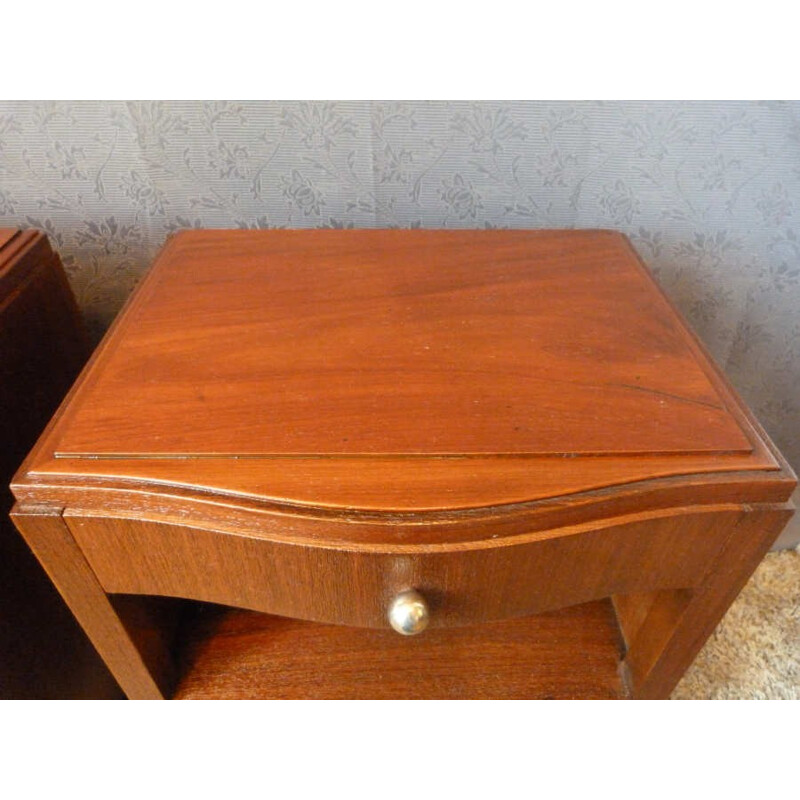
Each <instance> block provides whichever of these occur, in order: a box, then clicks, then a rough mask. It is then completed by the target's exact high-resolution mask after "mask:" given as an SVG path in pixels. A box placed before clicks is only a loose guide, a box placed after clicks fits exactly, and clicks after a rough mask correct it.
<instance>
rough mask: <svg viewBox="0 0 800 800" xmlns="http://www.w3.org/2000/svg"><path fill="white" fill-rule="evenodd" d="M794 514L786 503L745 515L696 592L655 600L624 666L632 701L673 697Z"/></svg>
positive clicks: (658, 597) (666, 593)
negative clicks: (695, 658) (672, 692)
mask: <svg viewBox="0 0 800 800" xmlns="http://www.w3.org/2000/svg"><path fill="white" fill-rule="evenodd" d="M793 513H794V508H793V507H792V506H790V505H788V504H783V505H780V506H772V507H769V506H765V507H763V508H760V509H752V510H750V511H748V512H747V513H744V514H742V515H741V516H740V518H739V520H738V522H737V523H736V525H734V526H732V528H731V531H730V534H729V536H728V540H727V542H726V543H725V547H724V548H723V550H722V552H720V553H719V555H718V557H717V558H716V560H715V563H714V565H713V567H712V568H711V569H709V570H708V572H707V574H706V575H705V576H704V578H703V581H702V582H701V583H700V585H699V586H698V587H696V588H694V589H693V590H692V591H690V592H689V591H684V592H662V593H660V594H659V595H658V596H657V597H656V599H655V602H654V603H653V604H652V605H651V606H650V608H649V610H648V612H647V615H646V617H645V620H644V622H643V623H642V625H641V626H640V627H639V629H638V631H637V632H636V635H635V637H634V639H633V640H632V641H629V646H628V653H627V655H626V657H625V659H624V661H623V669H624V670H625V672H626V674H627V675H628V677H629V680H630V684H631V686H632V687H633V689H634V692H633V694H634V697H637V698H658V697H665V696H668V695H669V693H670V692H671V691H672V690H673V689H674V688H675V685H676V684H677V683H678V680H680V677H681V675H683V673H684V672H685V671H686V669H687V668H688V666H689V665H690V664H691V663H692V660H693V659H694V657H695V656H696V655H697V653H698V652H699V651H700V648H701V647H702V646H703V644H704V642H705V641H706V639H707V638H708V637H709V636H710V635H711V633H712V631H713V630H714V628H715V627H716V626H717V625H718V624H719V621H720V620H721V619H722V616H723V615H724V613H725V612H726V611H727V609H728V607H729V606H730V604H731V603H732V602H733V601H734V600H735V599H736V596H737V595H738V594H739V592H740V591H741V590H742V588H743V587H744V585H745V583H746V582H747V579H748V578H749V577H750V575H752V573H753V571H754V570H755V568H756V567H757V566H758V564H759V563H760V561H761V560H762V559H763V557H764V556H765V555H766V553H767V551H768V550H769V548H770V547H771V546H772V544H773V543H774V541H775V539H777V537H778V535H779V534H780V532H781V530H782V529H783V527H784V525H785V524H786V522H787V521H788V520H789V519H790V517H791V516H792V514H793ZM623 629H624V625H623Z"/></svg>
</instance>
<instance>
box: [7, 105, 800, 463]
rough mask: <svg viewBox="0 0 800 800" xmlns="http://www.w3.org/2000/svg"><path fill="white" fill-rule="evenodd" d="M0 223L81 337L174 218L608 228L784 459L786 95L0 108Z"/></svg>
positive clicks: (791, 377)
mask: <svg viewBox="0 0 800 800" xmlns="http://www.w3.org/2000/svg"><path fill="white" fill-rule="evenodd" d="M0 225H4V226H35V227H37V228H41V229H43V230H45V231H46V232H47V233H48V234H49V235H50V236H51V238H52V240H53V242H54V244H55V245H56V247H57V248H58V249H59V251H60V253H61V254H62V257H63V259H64V261H65V264H66V267H67V270H68V272H69V275H70V278H71V281H72V284H73V286H74V289H75V292H76V294H77V296H78V299H79V302H80V304H81V306H82V308H83V310H84V312H85V314H86V318H87V321H88V322H89V324H90V327H91V328H92V330H93V331H94V333H95V334H96V335H99V334H100V333H101V332H102V330H103V329H104V328H105V326H106V325H107V324H108V323H109V322H110V320H111V319H112V318H113V316H114V314H115V313H116V312H117V310H118V309H119V307H120V305H121V303H122V301H123V300H124V299H125V297H126V296H127V295H128V293H129V292H130V290H131V288H132V287H133V285H134V283H135V282H136V280H137V279H138V277H139V276H140V275H141V274H142V272H143V270H144V269H145V268H146V266H147V265H148V264H149V263H150V262H151V260H152V258H153V256H154V255H155V253H156V252H157V250H158V248H159V247H160V246H161V244H162V243H163V241H164V238H165V237H166V236H167V234H169V233H170V232H171V231H175V230H178V229H180V228H187V227H197V228H202V227H215V228H228V227H242V228H244V227H247V228H252V227H278V226H285V227H315V226H335V227H389V226H400V227H420V226H421V227H430V228H441V227H470V228H471V227H479V228H483V227H514V228H517V227H518V228H539V227H559V228H561V227H581V228H582V227H608V228H617V229H620V230H622V231H624V232H626V233H628V234H629V235H630V236H631V237H632V239H633V242H634V244H635V246H636V247H637V248H638V250H639V251H640V253H641V254H642V256H643V257H644V259H645V260H646V261H647V262H648V264H650V266H651V267H652V268H653V270H654V271H655V273H656V274H657V276H658V278H659V280H660V281H661V283H662V285H663V286H664V288H665V289H666V291H667V292H668V293H669V294H670V295H671V297H672V298H673V299H674V300H675V301H676V303H677V304H678V305H679V307H680V308H681V309H682V310H683V311H684V313H685V314H686V315H687V316H688V318H689V319H690V321H691V322H692V323H693V325H694V326H695V328H696V330H697V331H698V333H699V334H700V336H701V337H702V338H703V339H704V341H705V342H706V344H707V345H708V346H709V347H710V349H711V351H712V353H713V355H714V356H715V357H716V359H717V361H718V362H719V363H720V365H721V366H722V367H723V368H724V369H725V370H726V372H727V373H728V375H729V376H730V378H731V379H732V381H733V383H734V384H735V385H736V386H737V388H738V389H739V390H740V391H741V392H742V394H743V395H744V397H745V398H746V399H747V400H748V402H749V403H750V404H751V405H752V406H753V407H754V409H755V410H756V413H757V414H758V415H759V417H760V418H761V420H762V422H763V423H764V424H765V426H766V427H767V429H768V431H769V432H770V433H771V434H772V435H773V436H774V437H775V439H776V440H777V442H778V444H779V446H780V447H781V448H782V449H783V451H784V453H785V454H786V455H787V457H789V458H790V460H793V462H794V465H795V467H796V468H797V467H800V103H797V102H794V103H773V102H770V103H752V102H746V103H707V102H702V103H683V102H682V103H660V102H659V103H649V102H606V103H600V102H588V103H576V102H568V103H555V102H536V103H518V102H514V103H494V102H491V103H472V102H454V103H442V102H413V103H384V102H366V101H364V102H343V103H328V102H318V103H290V102H278V103H275V102H241V103H240V102H77V103H61V102H59V103H51V102H36V103H20V102H6V101H0Z"/></svg>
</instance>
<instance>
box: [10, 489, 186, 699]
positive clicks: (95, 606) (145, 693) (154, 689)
mask: <svg viewBox="0 0 800 800" xmlns="http://www.w3.org/2000/svg"><path fill="white" fill-rule="evenodd" d="M62 511H63V509H60V508H55V507H51V506H24V505H20V504H17V505H16V506H15V507H14V508H13V509H12V512H11V518H12V519H13V520H14V523H15V524H16V526H17V528H18V529H19V531H20V533H21V534H22V535H23V536H24V537H25V540H26V541H27V542H28V546H29V547H30V548H31V550H33V552H34V554H35V555H36V557H37V558H38V559H39V561H40V563H41V564H42V567H44V569H45V571H46V572H47V574H48V575H49V576H50V579H51V580H52V581H53V583H54V584H55V586H56V588H57V589H58V591H59V592H60V593H61V596H62V597H63V598H64V600H65V602H66V603H67V605H68V606H69V608H70V610H71V611H72V613H73V614H74V615H75V617H76V619H77V620H78V622H79V623H80V624H81V625H82V626H83V629H84V630H85V631H86V634H87V635H88V636H89V638H90V639H91V641H92V644H94V646H95V648H96V649H97V651H98V653H99V654H100V656H101V657H102V658H103V660H104V661H105V663H106V665H107V666H108V668H109V669H110V670H111V672H112V674H113V675H114V677H115V678H116V680H117V682H118V683H119V685H120V686H121V687H122V690H123V691H124V692H125V694H126V695H127V696H128V697H129V698H131V699H141V700H146V699H162V698H163V697H165V696H168V695H169V691H170V689H171V685H170V684H171V678H172V676H171V675H169V671H170V670H169V669H168V668H165V669H162V673H161V674H160V675H159V674H157V673H156V672H154V671H153V670H151V667H152V663H151V664H148V663H146V660H145V658H144V656H143V654H142V652H140V650H139V648H137V646H136V644H135V643H134V639H135V637H133V636H132V635H131V633H130V632H129V630H128V628H126V625H125V623H124V622H123V620H122V618H121V617H120V615H119V613H118V610H117V609H115V607H114V605H113V604H112V602H111V600H110V598H109V596H108V595H107V594H106V593H105V592H104V591H103V588H102V586H101V585H100V583H99V582H98V580H97V577H96V576H95V574H94V572H93V571H92V568H91V567H90V566H89V564H88V563H87V562H86V559H85V558H84V556H83V554H82V553H81V551H80V548H79V547H78V545H77V544H76V543H75V540H74V539H73V538H72V534H71V533H70V531H69V528H68V527H67V526H66V524H65V523H64V520H63V518H62V516H61V513H62ZM148 660H149V659H148ZM158 661H159V662H160V663H162V664H170V663H171V660H170V659H169V658H159V659H158Z"/></svg>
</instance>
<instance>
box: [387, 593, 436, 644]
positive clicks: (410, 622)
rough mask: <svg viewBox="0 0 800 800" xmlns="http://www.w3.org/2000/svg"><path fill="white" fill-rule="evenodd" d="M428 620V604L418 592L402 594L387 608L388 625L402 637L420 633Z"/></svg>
mask: <svg viewBox="0 0 800 800" xmlns="http://www.w3.org/2000/svg"><path fill="white" fill-rule="evenodd" d="M429 620H430V613H429V612H428V604H427V603H426V602H425V598H424V597H423V596H422V595H421V594H420V593H419V592H415V591H413V590H411V591H408V592H403V593H402V594H399V595H397V597H395V599H394V600H393V601H392V604H391V606H389V624H390V625H391V626H392V627H393V628H394V629H395V630H396V631H397V632H398V633H402V634H403V636H413V635H414V634H415V633H422V631H424V630H425V628H427V627H428V621H429Z"/></svg>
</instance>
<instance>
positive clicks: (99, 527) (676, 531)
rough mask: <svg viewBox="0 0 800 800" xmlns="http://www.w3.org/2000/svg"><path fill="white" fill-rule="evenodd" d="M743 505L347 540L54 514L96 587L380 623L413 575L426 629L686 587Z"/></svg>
mask: <svg viewBox="0 0 800 800" xmlns="http://www.w3.org/2000/svg"><path fill="white" fill-rule="evenodd" d="M743 513H744V512H743V511H742V510H741V508H740V507H737V506H722V507H715V506H710V507H708V508H705V509H703V510H702V511H701V512H699V513H698V512H695V513H692V512H691V511H687V510H686V509H676V510H671V511H669V512H659V513H646V514H638V515H631V516H630V517H627V518H625V517H623V518H615V519H611V520H605V521H603V522H602V523H601V522H595V523H590V524H584V525H581V526H574V527H567V528H556V529H552V530H548V531H546V532H541V533H533V534H522V535H519V536H516V537H509V538H507V539H505V540H504V541H503V542H502V543H501V542H486V541H478V542H469V543H466V542H456V543H453V544H452V545H447V544H444V543H439V544H435V545H427V546H421V545H418V544H410V545H389V546H378V545H363V546H361V547H353V546H350V547H348V548H347V549H342V548H339V547H336V546H330V545H326V544H325V543H321V542H317V543H315V545H314V546H311V547H309V546H302V545H298V544H294V543H289V542H286V541H285V540H284V541H271V540H269V539H265V538H262V537H259V538H255V537H248V536H245V535H243V534H242V533H241V532H236V533H228V534H226V533H223V532H222V531H209V530H204V529H202V528H195V527H189V526H186V525H185V524H183V525H175V524H163V523H156V522H144V521H139V520H131V519H115V518H111V517H107V516H94V517H88V516H85V515H80V514H78V512H72V511H68V512H67V513H66V515H65V520H66V522H67V524H68V526H69V528H70V531H71V532H72V535H73V536H74V538H75V540H76V541H77V542H78V544H79V545H80V547H81V550H82V552H83V554H84V555H85V557H86V559H87V560H88V562H89V564H90V565H91V566H92V569H93V571H94V573H95V575H96V576H97V579H98V580H99V582H100V583H101V585H102V586H103V588H104V589H105V591H107V592H110V593H128V594H143V595H163V596H167V597H187V598H191V599H193V600H201V601H207V602H213V603H221V604H224V605H230V606H238V607H241V608H249V609H255V610H258V611H264V612H268V613H270V614H279V615H282V616H289V617H295V618H298V619H304V620H314V621H318V622H329V623H336V624H342V625H352V626H360V627H372V628H384V629H388V627H389V623H388V620H387V617H386V611H387V609H388V607H389V605H390V603H391V600H392V598H393V597H395V596H396V595H398V594H400V593H401V592H403V591H406V590H408V589H412V588H416V589H418V590H419V591H421V592H422V593H423V594H424V595H425V597H426V598H427V599H428V602H429V604H430V606H431V613H432V618H431V623H430V625H431V627H432V628H437V627H453V626H463V625H471V624H475V623H478V622H486V621H491V620H498V619H504V618H507V617H514V616H521V615H525V614H536V613H541V612H543V611H550V610H553V609H557V608H562V607H564V606H571V605H576V604H578V603H583V602H588V601H590V600H598V599H600V598H604V597H610V596H611V595H617V594H625V593H635V592H641V591H645V590H647V589H649V588H653V589H666V588H679V587H691V586H697V585H699V584H700V582H701V580H702V578H703V576H704V575H705V573H706V572H707V571H708V569H709V567H710V566H711V564H712V563H713V561H714V559H715V557H716V556H717V554H718V553H719V551H720V550H721V549H722V547H723V545H724V544H725V542H726V541H727V538H728V536H729V534H730V530H731V528H732V527H733V526H735V525H736V523H737V521H738V520H739V519H740V518H741V516H742V514H743ZM689 554H690V555H691V557H690V558H689V557H687V556H688V555H689ZM211 565H213V566H211ZM566 576H568V578H567V577H566Z"/></svg>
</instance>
